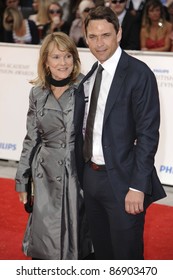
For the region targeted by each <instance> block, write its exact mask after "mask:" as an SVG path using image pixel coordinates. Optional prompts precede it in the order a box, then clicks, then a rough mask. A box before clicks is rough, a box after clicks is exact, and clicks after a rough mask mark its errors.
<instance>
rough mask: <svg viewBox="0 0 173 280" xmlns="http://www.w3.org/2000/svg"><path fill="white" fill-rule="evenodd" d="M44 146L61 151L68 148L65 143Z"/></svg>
mask: <svg viewBox="0 0 173 280" xmlns="http://www.w3.org/2000/svg"><path fill="white" fill-rule="evenodd" d="M42 146H44V147H47V148H54V149H61V148H63V149H64V148H66V144H65V143H50V142H48V143H45V142H42Z"/></svg>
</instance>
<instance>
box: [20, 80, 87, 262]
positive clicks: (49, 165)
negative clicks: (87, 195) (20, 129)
mask: <svg viewBox="0 0 173 280" xmlns="http://www.w3.org/2000/svg"><path fill="white" fill-rule="evenodd" d="M76 87H77V85H73V86H71V87H70V89H68V90H67V91H66V92H64V93H63V95H62V96H61V97H60V99H59V100H58V101H57V100H56V99H55V97H54V95H53V94H52V92H51V91H50V90H48V89H45V90H44V89H42V88H41V87H39V86H35V87H33V88H32V89H31V92H30V105H29V110H28V114H27V134H26V137H25V139H24V142H23V150H22V153H21V158H20V161H19V165H18V169H17V173H16V191H18V192H21V191H27V186H28V180H29V178H30V176H31V175H32V179H33V183H34V207H33V213H32V214H31V215H30V217H29V220H28V224H27V228H26V232H25V236H24V241H23V251H24V253H25V254H26V255H28V256H32V257H33V258H39V259H50V260H51V259H54V260H55V259H57V260H60V259H66V260H71V259H74V260H75V259H83V258H84V257H86V256H87V255H88V254H89V253H90V251H91V247H92V246H91V242H90V238H89V233H88V228H87V223H86V220H85V211H84V204H83V195H82V190H81V189H80V186H79V183H78V178H77V173H76V165H75V153H74V140H75V135H74V125H73V113H74V95H75V94H74V93H75V88H76Z"/></svg>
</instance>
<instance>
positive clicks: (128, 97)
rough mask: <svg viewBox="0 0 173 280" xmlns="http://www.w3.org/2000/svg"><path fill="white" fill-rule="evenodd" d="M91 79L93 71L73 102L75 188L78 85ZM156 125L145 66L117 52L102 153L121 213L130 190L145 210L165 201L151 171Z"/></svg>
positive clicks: (153, 91) (80, 112)
mask: <svg viewBox="0 0 173 280" xmlns="http://www.w3.org/2000/svg"><path fill="white" fill-rule="evenodd" d="M96 66H97V63H96V64H95V65H94V67H96ZM92 73H93V70H91V71H90V72H89V73H88V74H87V75H86V76H85V78H84V80H83V82H82V83H81V84H80V86H79V88H78V92H77V93H76V100H75V113H74V124H75V133H76V162H77V168H78V174H79V179H80V181H81V184H82V170H83V164H84V160H83V156H82V144H83V136H82V127H83V117H84V107H85V101H84V87H83V83H84V82H85V81H86V80H87V79H88V77H90V76H91V74H92ZM159 125H160V106H159V96H158V87H157V82H156V78H155V76H154V74H153V72H152V71H151V70H150V69H149V67H148V66H147V65H146V64H145V63H143V62H142V61H139V60H137V59H136V58H134V57H132V56H130V55H128V54H127V53H125V52H124V51H122V54H121V57H120V60H119V63H118V66H117V69H116V71H115V75H114V78H113V81H112V84H111V87H110V91H109V95H108V99H107V103H106V107H105V113H104V121H103V131H102V147H103V154H104V159H105V165H106V169H107V174H108V177H109V180H110V183H111V186H112V189H113V191H114V194H115V196H116V197H117V198H118V200H119V201H120V203H122V204H123V207H124V199H125V196H126V193H127V192H128V190H129V188H130V187H132V188H135V189H137V190H139V191H142V192H144V193H145V194H146V195H145V206H148V205H149V204H150V203H151V202H153V201H156V200H158V199H161V198H163V197H165V196H166V195H165V192H164V189H163V187H162V185H161V183H160V181H159V178H158V176H157V173H156V169H155V167H154V156H155V153H156V151H157V147H158V141H159ZM96 172H99V171H96Z"/></svg>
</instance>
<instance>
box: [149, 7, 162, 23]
mask: <svg viewBox="0 0 173 280" xmlns="http://www.w3.org/2000/svg"><path fill="white" fill-rule="evenodd" d="M160 16H161V10H160V7H155V8H154V7H150V8H149V9H148V17H149V19H150V20H151V21H159V20H160Z"/></svg>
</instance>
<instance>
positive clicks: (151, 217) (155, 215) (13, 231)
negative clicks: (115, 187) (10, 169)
mask: <svg viewBox="0 0 173 280" xmlns="http://www.w3.org/2000/svg"><path fill="white" fill-rule="evenodd" d="M27 218H28V214H27V213H26V212H25V211H24V208H23V205H22V204H21V203H20V202H19V199H18V194H17V193H16V192H15V190H14V180H10V179H1V178H0V260H25V259H29V258H27V257H25V256H24V254H23V253H22V250H21V244H22V239H23V234H24V231H25V226H26V222H27ZM144 238H145V259H146V260H149V259H150V260H173V207H169V206H163V205H158V204H153V205H151V206H150V207H149V209H148V211H147V215H146V227H145V235H144Z"/></svg>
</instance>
